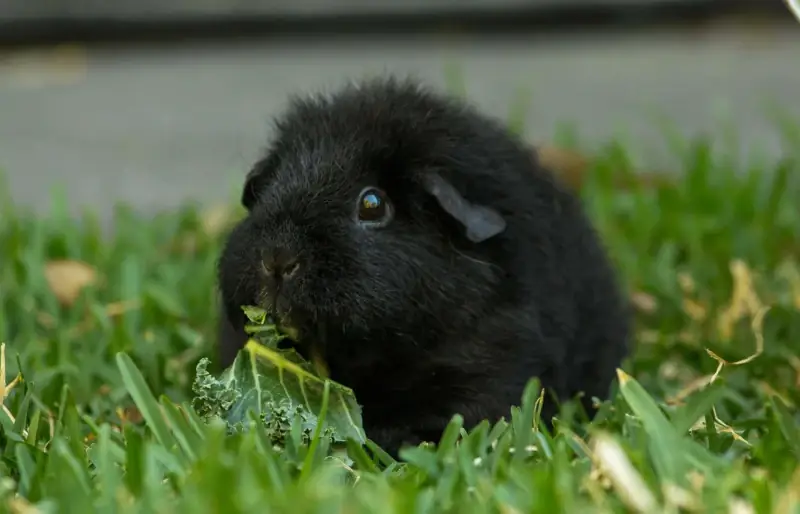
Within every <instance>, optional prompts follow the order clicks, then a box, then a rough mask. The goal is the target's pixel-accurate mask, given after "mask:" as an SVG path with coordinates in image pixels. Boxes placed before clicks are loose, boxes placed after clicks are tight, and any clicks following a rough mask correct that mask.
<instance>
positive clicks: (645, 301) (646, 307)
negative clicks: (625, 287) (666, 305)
mask: <svg viewBox="0 0 800 514" xmlns="http://www.w3.org/2000/svg"><path fill="white" fill-rule="evenodd" d="M631 303H632V304H633V306H634V307H636V309H638V310H639V311H641V312H644V313H646V314H652V313H654V312H655V311H656V309H658V302H657V301H656V299H655V297H654V296H653V295H650V294H647V293H645V292H643V291H634V292H633V293H631Z"/></svg>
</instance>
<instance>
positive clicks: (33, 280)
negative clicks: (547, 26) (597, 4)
mask: <svg viewBox="0 0 800 514" xmlns="http://www.w3.org/2000/svg"><path fill="white" fill-rule="evenodd" d="M794 134H795V135H793V134H792V133H790V132H787V141H788V142H789V143H790V144H789V145H788V146H789V147H790V148H800V144H798V143H800V141H798V137H797V136H796V133H794ZM676 151H679V152H681V154H680V156H681V159H682V162H683V163H684V164H683V168H684V169H683V170H682V171H683V173H682V174H681V175H680V178H679V180H678V181H677V182H676V184H675V185H674V187H660V188H652V187H646V186H645V185H641V186H638V187H637V186H634V188H633V189H620V188H619V187H617V186H615V185H614V184H616V183H617V182H616V179H617V178H618V177H619V175H620V174H623V175H625V174H628V175H630V174H632V173H633V172H632V170H631V169H630V168H631V165H630V159H629V156H628V153H627V152H626V149H625V148H624V146H623V145H620V144H610V145H608V146H606V147H605V148H602V149H601V150H600V151H599V152H598V153H597V155H596V157H595V158H594V159H593V163H592V166H591V170H590V172H589V173H588V174H587V178H586V181H585V183H584V186H583V189H582V194H583V196H584V198H585V200H586V205H587V208H588V209H589V210H590V211H591V213H592V216H593V218H594V220H595V221H596V223H597V225H598V227H599V229H600V230H601V232H602V234H603V236H604V237H605V239H606V241H607V242H608V245H609V248H610V251H611V253H612V255H613V258H614V259H615V261H616V262H617V264H618V265H619V267H620V269H621V270H622V272H623V274H624V278H625V281H626V284H627V286H628V288H629V289H630V291H631V294H632V295H633V298H634V300H635V304H636V306H637V337H636V349H635V353H634V355H633V356H632V358H631V359H630V360H629V361H628V362H626V363H625V365H624V366H623V369H624V371H620V375H619V376H620V386H619V394H617V395H615V397H614V398H613V399H612V400H611V401H609V402H606V403H605V404H603V405H602V406H601V409H600V413H599V414H598V419H597V421H596V422H595V423H594V424H593V425H591V426H587V425H586V424H585V423H582V422H581V421H579V419H578V418H576V417H574V416H572V415H571V414H570V411H569V409H565V411H564V412H563V414H562V416H561V419H560V420H559V423H558V424H557V427H556V429H555V430H554V432H553V433H547V432H546V431H545V430H544V429H543V428H541V427H540V425H539V423H538V417H537V412H538V404H537V398H538V389H537V388H536V387H535V385H534V384H533V383H532V384H531V387H529V389H528V390H527V391H526V394H525V397H524V398H523V399H521V400H523V401H522V402H521V403H522V405H521V407H520V408H518V409H514V410H513V412H512V414H511V415H510V417H509V419H508V423H499V424H497V425H494V426H491V425H489V424H483V425H481V426H479V427H477V428H476V429H475V430H473V431H470V432H469V433H467V432H463V431H462V430H461V426H460V418H459V417H458V416H456V417H454V419H453V422H452V424H451V426H450V427H449V428H448V430H447V431H446V432H445V434H444V435H443V438H442V441H441V442H440V444H438V445H435V446H428V447H426V446H422V447H419V448H413V449H408V450H407V451H405V452H404V453H403V454H402V457H403V459H402V462H397V463H395V462H389V460H388V459H387V458H386V456H383V455H381V454H380V453H378V458H376V459H374V460H373V459H371V458H370V457H368V455H367V453H366V452H364V451H363V449H361V447H360V446H357V445H352V444H351V445H349V446H348V448H347V456H348V457H349V459H341V458H338V457H328V455H329V448H328V446H327V444H326V443H325V442H324V441H321V440H319V439H318V438H317V439H315V440H314V441H313V442H312V444H311V445H305V444H303V443H302V441H301V439H300V437H299V434H297V433H295V434H294V435H293V437H292V438H290V440H289V441H288V442H287V444H286V446H285V447H284V448H277V449H276V448H273V447H272V445H270V444H269V443H268V442H267V438H266V435H265V433H264V431H263V430H259V429H256V430H252V431H249V432H246V433H242V434H235V435H231V436H228V435H226V432H225V428H224V426H223V425H222V424H221V423H214V422H212V423H209V424H205V423H203V422H202V421H200V419H199V417H198V416H197V415H196V413H195V412H194V410H193V409H192V407H191V395H192V393H191V383H192V380H193V378H194V371H195V364H196V363H197V362H198V360H199V359H200V358H201V357H202V356H204V355H207V354H208V353H209V352H210V348H211V345H212V342H213V340H214V337H215V328H214V323H215V320H216V311H215V305H216V299H215V296H214V283H213V270H214V261H215V259H216V256H217V252H218V250H219V244H220V232H219V230H218V229H215V228H213V225H214V223H211V221H210V218H209V216H207V214H206V213H204V212H203V211H202V210H199V209H196V208H194V207H191V206H186V207H183V208H181V209H179V210H176V211H175V212H172V213H168V214H163V215H159V216H157V217H156V218H155V219H150V218H145V217H140V216H138V215H136V214H135V213H134V212H133V211H131V210H129V209H126V208H123V207H120V208H119V209H118V211H117V213H116V216H115V220H114V222H115V225H116V230H115V232H114V233H113V235H111V236H104V234H103V231H102V229H101V226H100V223H99V222H98V220H97V218H95V217H93V216H92V215H91V214H86V215H85V216H83V217H82V218H81V219H80V220H74V219H70V217H69V216H68V215H67V214H66V208H65V207H64V202H63V201H60V200H59V199H56V200H54V209H53V211H52V212H51V213H50V214H49V215H47V216H35V215H33V214H31V213H29V212H27V211H25V210H24V209H23V208H22V207H21V206H17V205H14V203H13V201H12V199H11V198H10V197H9V195H8V193H3V194H2V195H0V210H1V212H0V248H2V249H3V250H2V258H0V341H5V342H6V346H5V348H4V355H3V360H2V363H3V369H2V373H0V375H2V377H0V378H2V382H0V388H2V389H3V398H4V409H3V410H2V411H0V453H2V460H0V477H2V478H0V510H1V511H2V512H15V513H23V512H25V513H28V512H80V513H85V512H109V513H111V512H196V513H205V512H208V513H211V512H224V513H230V514H235V513H238V512H243V513H244V512H248V513H249V512H281V513H283V512H292V513H340V512H346V513H357V512H374V513H379V514H389V513H412V512H413V513H434V512H436V513H438V512H453V513H464V514H468V513H473V512H474V513H479V512H497V513H506V514H511V513H525V512H544V513H548V514H550V513H557V512H570V513H577V512H587V513H588V512H648V513H649V512H731V513H747V512H758V513H767V512H770V513H772V512H776V513H790V512H800V465H799V464H798V463H799V462H800V414H798V403H799V402H800V208H798V203H797V202H798V199H800V176H798V172H800V161H798V157H799V156H800V155H798V154H795V153H792V152H790V151H789V152H787V153H786V157H785V159H784V160H782V161H781V162H779V163H776V164H769V163H760V164H758V165H752V166H746V167H744V166H737V165H736V163H735V161H732V160H731V159H730V155H728V154H725V153H720V152H718V151H717V150H715V149H714V147H713V146H712V145H711V144H710V143H709V142H708V141H702V140H698V141H692V142H683V143H681V145H680V148H678V149H676ZM634 182H635V181H634ZM63 260H66V261H68V262H67V263H66V264H64V263H63V262H61V263H59V261H63ZM70 261H78V262H83V263H85V264H86V265H87V266H88V267H79V266H78V265H76V264H74V263H70ZM89 279H91V280H89ZM86 282H90V283H89V285H86V286H85V287H83V288H82V289H80V294H79V295H77V297H75V298H71V297H70V291H72V292H74V291H77V290H78V289H79V288H78V286H80V285H82V284H84V283H86ZM54 288H56V289H54ZM54 291H57V292H58V294H60V295H61V297H62V300H61V301H59V299H58V298H57V295H56V294H54ZM212 355H213V354H212ZM18 373H21V374H22V377H23V379H22V380H20V379H19V378H18ZM15 377H17V378H16V379H15ZM4 384H6V386H5V387H4ZM9 384H11V385H9ZM323 403H324V402H323ZM460 433H461V435H462V436H463V437H462V440H461V442H460V443H459V444H456V442H455V441H456V439H458V438H459V434H460ZM367 435H369V434H367Z"/></svg>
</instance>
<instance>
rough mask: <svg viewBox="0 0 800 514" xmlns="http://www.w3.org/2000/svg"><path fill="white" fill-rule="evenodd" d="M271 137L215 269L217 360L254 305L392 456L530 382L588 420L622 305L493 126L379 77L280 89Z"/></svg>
mask: <svg viewBox="0 0 800 514" xmlns="http://www.w3.org/2000/svg"><path fill="white" fill-rule="evenodd" d="M275 129H276V134H275V136H274V139H273V140H272V142H271V144H270V146H269V147H268V149H267V150H266V152H265V154H264V155H263V157H262V158H261V159H260V160H259V161H258V162H257V163H256V164H255V165H254V166H253V168H252V170H251V171H250V172H249V174H248V175H247V178H246V180H245V184H244V188H243V191H242V197H241V201H242V203H243V205H244V206H245V207H246V209H247V211H248V214H247V216H246V217H245V218H244V219H243V220H242V221H241V222H240V223H239V224H238V225H237V226H235V227H234V228H233V229H232V231H231V232H230V234H229V236H228V238H227V241H226V243H225V246H224V249H223V251H222V254H221V256H220V259H219V269H218V278H219V288H220V292H221V297H222V305H223V309H222V310H223V319H222V324H221V342H220V345H221V350H222V352H221V354H222V361H223V362H222V364H223V365H224V366H228V365H230V364H231V362H232V360H233V358H234V357H235V355H236V352H237V351H238V350H239V349H241V347H242V345H243V344H244V342H245V340H246V336H245V334H244V331H243V326H244V323H245V317H244V314H243V312H242V310H241V306H242V305H260V306H262V307H264V308H266V309H268V310H269V311H270V312H272V313H273V314H274V316H275V317H276V319H279V320H281V323H282V324H284V325H286V326H291V327H292V328H294V329H295V330H296V331H297V333H298V337H297V338H296V339H297V344H298V347H299V348H300V349H301V353H302V352H304V351H306V352H307V349H308V348H309V347H311V346H314V347H315V348H317V351H318V352H319V354H321V356H322V357H323V358H324V360H325V362H326V363H327V365H328V368H329V372H330V377H331V378H332V379H333V380H336V381H338V382H340V383H343V384H345V385H347V386H349V387H351V388H352V389H353V390H354V392H355V395H356V398H357V399H358V401H359V403H360V404H361V405H362V415H363V421H364V428H365V430H366V433H367V436H368V437H369V438H371V439H372V440H373V441H375V442H376V443H378V444H379V445H380V446H381V447H382V448H384V449H385V450H386V451H388V452H389V453H391V454H393V455H397V451H398V449H399V448H400V447H401V445H404V444H418V443H420V442H421V441H433V442H435V441H438V440H439V437H440V436H441V432H442V430H443V428H444V427H445V426H446V425H447V424H448V422H449V421H450V419H451V417H452V416H453V415H454V414H456V413H459V414H461V415H462V416H463V418H464V422H465V425H466V426H468V427H469V426H474V425H475V424H477V423H479V422H480V421H482V420H484V419H488V420H490V421H492V422H493V421H496V420H498V419H499V418H501V417H503V416H505V417H506V418H507V417H508V416H509V409H510V407H511V406H512V405H516V404H519V402H520V400H521V396H522V392H523V389H524V387H525V385H526V383H527V382H528V380H529V379H531V378H532V377H538V378H539V379H540V380H541V383H542V385H543V386H544V387H545V388H546V389H547V390H548V391H550V393H551V395H553V396H555V397H557V398H559V399H569V398H572V397H574V396H575V395H576V394H579V393H583V397H582V400H581V401H582V402H583V404H584V406H586V407H587V412H589V413H590V414H591V412H592V410H591V409H592V407H591V397H592V396H596V397H599V398H601V399H602V398H606V397H607V395H608V394H609V390H610V385H611V383H612V380H613V378H614V376H615V369H616V368H617V367H618V366H619V365H620V363H621V361H622V360H623V359H624V358H625V356H626V355H627V351H628V344H629V342H628V341H629V330H630V321H629V308H628V303H627V301H626V299H625V297H624V295H623V294H622V293H621V289H620V287H619V285H618V282H617V279H616V276H615V273H614V271H613V269H612V266H611V264H610V260H609V259H608V257H607V254H606V251H605V249H604V246H603V245H602V243H601V242H600V240H599V237H598V235H597V233H596V232H595V230H594V228H593V227H592V225H591V224H590V222H589V220H588V219H587V217H586V215H585V214H584V211H583V209H582V206H581V204H580V201H579V199H578V198H577V197H576V196H574V195H573V194H572V193H571V192H570V191H569V189H568V188H566V187H565V186H564V185H562V184H561V183H560V182H559V181H558V180H557V179H556V178H555V176H554V175H553V174H551V173H550V172H549V171H547V170H545V169H543V168H542V167H541V166H540V165H539V163H538V161H537V158H536V156H535V153H534V150H533V148H532V147H530V146H528V145H526V144H524V143H523V142H522V141H520V140H519V139H518V138H516V137H515V136H513V135H512V134H511V133H510V132H509V131H508V129H507V128H506V127H505V126H504V125H503V124H502V122H499V121H496V120H494V119H491V118H489V117H486V116H484V115H481V114H479V113H478V112H477V111H476V110H475V109H474V108H473V107H471V106H470V105H468V104H467V103H465V102H464V101H462V100H459V99H456V98H450V97H448V96H446V95H444V94H439V93H436V92H434V91H433V90H431V89H428V88H426V87H424V86H422V85H420V84H418V83H416V82H415V81H413V80H410V79H398V78H393V77H388V78H386V77H383V78H372V79H367V80H363V81H361V82H358V83H352V84H350V85H347V86H345V87H343V88H341V89H339V90H337V91H336V92H335V93H333V94H329V95H309V96H303V97H300V96H297V97H293V98H292V99H291V101H290V103H289V106H288V109H287V110H286V111H285V112H284V113H283V114H282V115H281V116H279V117H278V119H277V120H276V124H275ZM304 349H305V350H304ZM556 413H557V408H556V406H555V405H554V403H553V402H552V401H549V398H548V399H547V400H546V401H545V408H544V419H545V420H549V419H550V417H552V416H553V415H554V414H556Z"/></svg>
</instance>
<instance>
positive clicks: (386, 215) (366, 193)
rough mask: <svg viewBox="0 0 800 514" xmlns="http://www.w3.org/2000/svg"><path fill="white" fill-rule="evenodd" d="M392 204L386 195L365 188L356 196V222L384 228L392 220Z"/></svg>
mask: <svg viewBox="0 0 800 514" xmlns="http://www.w3.org/2000/svg"><path fill="white" fill-rule="evenodd" d="M392 214H393V210H392V203H391V202H390V201H389V198H388V197H387V196H386V193H384V192H383V191H381V190H380V189H377V188H375V187H367V188H365V189H364V190H363V191H361V194H360V195H358V221H359V222H360V223H361V224H363V225H370V226H384V225H386V224H387V223H389V221H391V219H392Z"/></svg>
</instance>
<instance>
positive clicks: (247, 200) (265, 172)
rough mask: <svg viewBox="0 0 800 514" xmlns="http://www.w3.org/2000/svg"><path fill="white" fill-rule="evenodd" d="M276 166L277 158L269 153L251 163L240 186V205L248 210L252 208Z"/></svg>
mask: <svg viewBox="0 0 800 514" xmlns="http://www.w3.org/2000/svg"><path fill="white" fill-rule="evenodd" d="M277 167H278V158H277V156H276V155H275V154H274V153H270V154H269V155H267V156H266V157H264V158H263V159H261V160H260V161H258V162H257V163H255V164H254V165H253V167H252V168H251V169H250V171H249V172H248V173H247V176H246V177H245V179H244V187H242V197H241V202H242V205H243V206H244V207H245V208H246V209H247V210H248V211H249V210H252V209H253V206H255V204H256V201H258V196H259V194H261V192H262V191H263V190H264V188H265V187H267V182H269V179H270V178H271V176H272V174H273V173H274V172H275V170H276V169H277Z"/></svg>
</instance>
